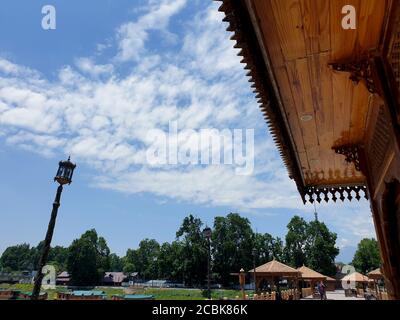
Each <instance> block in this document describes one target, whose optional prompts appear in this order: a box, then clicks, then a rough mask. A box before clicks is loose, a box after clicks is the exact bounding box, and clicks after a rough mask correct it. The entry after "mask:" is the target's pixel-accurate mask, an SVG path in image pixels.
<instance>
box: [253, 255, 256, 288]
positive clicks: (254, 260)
mask: <svg viewBox="0 0 400 320" xmlns="http://www.w3.org/2000/svg"><path fill="white" fill-rule="evenodd" d="M256 254H257V249H256V248H254V249H253V281H254V293H257V277H256Z"/></svg>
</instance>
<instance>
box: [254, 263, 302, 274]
mask: <svg viewBox="0 0 400 320" xmlns="http://www.w3.org/2000/svg"><path fill="white" fill-rule="evenodd" d="M249 272H250V273H254V269H252V270H250V271H249ZM255 272H256V274H257V275H259V276H274V277H275V276H276V277H279V276H281V277H300V275H301V273H300V271H298V270H296V269H294V268H292V267H289V266H287V265H286V264H283V263H281V262H279V261H276V260H272V261H270V262H268V263H266V264H263V265H262V266H259V267H257V268H256V270H255Z"/></svg>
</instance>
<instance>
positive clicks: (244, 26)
mask: <svg viewBox="0 0 400 320" xmlns="http://www.w3.org/2000/svg"><path fill="white" fill-rule="evenodd" d="M215 1H220V2H222V4H221V6H220V7H219V11H221V12H224V14H225V18H224V19H223V21H224V22H228V23H229V25H228V28H227V31H229V32H233V35H232V37H231V40H235V41H236V44H235V46H234V47H235V48H238V49H240V51H239V53H238V55H239V56H241V57H243V59H242V61H241V63H244V64H245V69H246V70H249V72H248V73H247V76H249V77H250V79H249V82H251V83H252V85H251V88H253V89H254V93H255V94H256V98H257V102H258V103H259V105H260V109H261V112H262V113H263V115H264V119H265V121H266V122H267V125H268V128H269V131H270V133H271V136H272V138H273V140H274V142H275V144H276V146H277V148H278V150H279V154H280V156H281V158H282V160H283V162H284V164H285V166H286V168H287V170H288V173H289V177H290V178H291V179H293V180H294V181H295V183H296V186H297V189H298V191H299V193H300V196H301V197H302V199H303V202H304V203H306V194H307V192H306V191H307V190H306V187H305V183H304V179H303V175H302V173H301V170H300V166H299V163H300V162H299V159H298V156H297V152H296V148H295V145H294V142H293V138H292V136H291V133H290V130H289V128H288V123H287V119H286V116H285V112H283V111H282V110H283V107H282V103H281V101H280V97H279V94H277V92H278V91H277V90H278V89H277V85H276V83H275V81H274V76H273V72H272V68H271V67H270V64H269V62H268V61H269V58H268V57H267V56H266V55H267V53H266V52H265V50H264V51H263V50H262V49H261V48H260V44H259V41H258V39H257V36H256V32H254V28H253V23H252V18H251V14H250V13H249V11H248V9H247V6H246V3H245V1H243V0H215Z"/></svg>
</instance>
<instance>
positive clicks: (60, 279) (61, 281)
mask: <svg viewBox="0 0 400 320" xmlns="http://www.w3.org/2000/svg"><path fill="white" fill-rule="evenodd" d="M70 281H71V277H70V275H69V273H68V272H67V271H63V272H61V273H60V274H59V275H58V276H57V278H56V285H57V286H68V285H69V283H70Z"/></svg>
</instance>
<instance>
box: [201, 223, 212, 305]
mask: <svg viewBox="0 0 400 320" xmlns="http://www.w3.org/2000/svg"><path fill="white" fill-rule="evenodd" d="M211 233H212V231H211V229H210V228H208V227H206V228H205V229H204V230H203V236H204V238H206V239H207V247H208V248H207V249H208V258H207V298H208V299H211V274H210V269H211V266H210V265H211Z"/></svg>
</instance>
